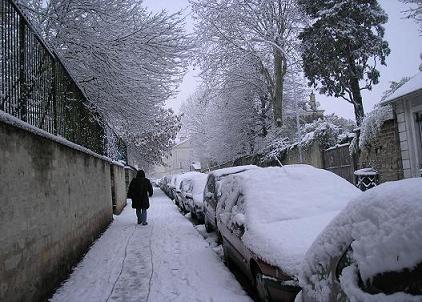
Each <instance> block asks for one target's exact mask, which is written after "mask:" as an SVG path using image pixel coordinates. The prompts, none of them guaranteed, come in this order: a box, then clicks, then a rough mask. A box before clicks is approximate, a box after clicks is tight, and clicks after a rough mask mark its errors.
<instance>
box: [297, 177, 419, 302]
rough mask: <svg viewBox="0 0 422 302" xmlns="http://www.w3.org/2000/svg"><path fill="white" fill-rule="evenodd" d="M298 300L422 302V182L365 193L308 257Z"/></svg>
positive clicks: (389, 185) (394, 184)
mask: <svg viewBox="0 0 422 302" xmlns="http://www.w3.org/2000/svg"><path fill="white" fill-rule="evenodd" d="M299 282H300V285H301V287H302V292H301V293H300V294H299V295H298V297H297V299H296V300H297V301H307V302H308V301H312V302H314V301H324V302H325V301H368V302H371V301H395V302H400V301H407V302H411V301H422V179H421V178H413V179H407V180H401V181H396V182H389V183H385V184H381V185H379V186H377V187H375V188H372V189H370V190H368V191H366V192H364V193H362V194H361V195H360V196H358V197H357V198H355V199H353V200H352V201H351V202H350V203H349V205H348V206H347V207H346V208H345V209H344V210H343V211H342V212H340V214H339V215H338V216H337V217H335V218H334V219H333V221H332V222H331V223H330V224H329V225H328V226H327V227H326V228H325V230H324V231H323V232H322V233H321V234H320V235H319V236H318V238H317V239H316V240H315V242H314V243H313V244H312V246H311V247H310V249H309V250H308V252H307V253H306V256H305V261H304V264H303V268H302V272H301V274H300V278H299Z"/></svg>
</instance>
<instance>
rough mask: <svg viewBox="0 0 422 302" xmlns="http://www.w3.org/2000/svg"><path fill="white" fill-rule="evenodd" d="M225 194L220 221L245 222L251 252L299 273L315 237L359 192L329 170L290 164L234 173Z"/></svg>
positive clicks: (227, 179)
mask: <svg viewBox="0 0 422 302" xmlns="http://www.w3.org/2000/svg"><path fill="white" fill-rule="evenodd" d="M222 193H223V195H222V197H221V201H222V202H221V206H220V208H219V209H218V213H219V214H220V215H221V220H222V221H223V222H224V223H225V224H226V225H230V224H233V223H237V224H244V225H245V233H244V235H243V236H242V240H243V242H244V244H245V245H246V246H247V247H248V248H249V249H250V250H251V251H252V252H254V253H255V254H256V255H257V256H258V257H260V258H261V259H262V260H264V261H266V262H268V263H269V264H272V265H276V266H278V267H280V268H281V269H282V270H283V271H284V272H286V273H288V274H290V275H294V276H297V275H298V273H299V270H300V269H301V265H302V261H303V258H304V255H305V252H306V250H307V249H308V248H309V247H310V246H311V244H312V242H313V241H314V239H315V238H316V237H317V236H318V234H319V233H320V232H321V231H322V230H323V229H324V227H325V226H326V225H327V224H328V223H329V221H330V220H331V219H332V218H333V217H334V216H335V215H336V214H337V213H338V212H339V211H340V210H342V209H343V208H344V207H345V206H346V205H347V203H348V202H349V201H350V199H351V198H353V197H355V196H357V195H358V194H360V191H359V190H358V189H356V188H355V187H354V186H353V185H351V184H350V183H348V182H347V181H346V180H344V179H342V178H340V177H339V176H337V175H335V174H333V173H331V172H328V171H326V170H321V169H317V168H313V167H311V166H308V165H291V166H284V167H282V168H280V167H273V168H264V169H254V170H252V171H246V172H243V173H241V174H238V175H233V176H229V177H227V178H226V179H225V180H224V182H223V188H222ZM237 199H239V201H238V203H237V205H234V203H235V201H236V200H237Z"/></svg>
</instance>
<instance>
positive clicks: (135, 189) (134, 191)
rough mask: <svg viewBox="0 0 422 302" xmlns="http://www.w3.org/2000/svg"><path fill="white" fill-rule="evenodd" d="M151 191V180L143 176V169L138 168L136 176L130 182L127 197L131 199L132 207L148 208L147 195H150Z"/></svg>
mask: <svg viewBox="0 0 422 302" xmlns="http://www.w3.org/2000/svg"><path fill="white" fill-rule="evenodd" d="M153 192H154V190H153V189H152V185H151V182H150V181H149V179H148V178H145V173H144V171H142V170H139V171H138V174H137V175H136V177H135V178H134V179H132V181H131V182H130V185H129V190H128V192H127V197H128V198H130V199H132V208H134V209H148V208H149V197H151V196H152V194H153Z"/></svg>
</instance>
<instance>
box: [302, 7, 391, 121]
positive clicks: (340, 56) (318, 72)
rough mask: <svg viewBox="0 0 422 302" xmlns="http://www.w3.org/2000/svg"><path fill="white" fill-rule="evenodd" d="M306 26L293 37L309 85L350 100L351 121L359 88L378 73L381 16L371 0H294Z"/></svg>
mask: <svg viewBox="0 0 422 302" xmlns="http://www.w3.org/2000/svg"><path fill="white" fill-rule="evenodd" d="M299 4H300V5H301V6H302V8H303V9H304V11H305V12H306V14H307V15H309V17H310V18H311V20H312V22H311V24H310V25H309V26H308V27H306V28H305V29H304V30H303V32H302V33H301V34H300V35H299V38H300V39H301V40H302V42H303V53H302V59H303V66H304V72H305V75H306V77H307V78H308V79H309V85H310V86H314V87H315V88H319V91H320V93H323V94H327V95H329V96H335V97H341V98H343V99H345V100H346V101H348V102H350V103H351V104H353V106H354V109H355V117H356V123H357V124H358V125H360V123H361V121H362V119H363V117H364V110H363V104H362V95H361V91H362V90H363V89H368V90H370V89H371V88H372V85H374V84H377V83H378V78H379V76H380V73H379V71H378V70H377V65H376V64H377V62H379V61H380V62H381V64H382V65H385V58H386V56H388V55H389V53H390V49H389V47H388V43H387V42H386V41H384V40H383V37H384V28H383V26H382V24H385V23H386V22H387V15H386V13H385V12H384V11H383V9H382V8H381V7H380V5H379V4H378V2H377V0H330V1H326V0H299Z"/></svg>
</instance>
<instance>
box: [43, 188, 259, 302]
mask: <svg viewBox="0 0 422 302" xmlns="http://www.w3.org/2000/svg"><path fill="white" fill-rule="evenodd" d="M148 223H149V224H148V225H147V226H141V225H137V224H136V215H135V212H134V210H133V209H132V208H131V206H130V203H129V204H128V206H126V208H125V209H124V211H123V212H122V214H121V215H119V216H115V220H114V222H113V223H112V225H111V226H110V227H109V229H108V230H107V231H106V232H105V233H104V234H103V236H102V237H101V238H100V239H99V240H98V241H96V242H95V244H94V245H93V246H92V247H91V249H90V251H89V252H88V254H87V255H86V256H85V258H84V259H83V261H82V262H81V263H80V264H79V265H78V266H77V268H76V269H75V271H74V272H73V273H72V275H71V276H70V278H69V279H68V280H67V281H66V282H65V283H64V285H63V286H62V287H61V288H60V289H58V291H57V292H56V293H55V295H54V297H53V298H52V300H51V301H57V302H65V301H74V302H80V301H84V302H90V301H96V302H97V301H103V302H106V301H124V302H130V301H138V302H140V301H145V302H159V301H165V302H167V301H183V302H185V301H251V299H250V298H249V297H248V296H247V295H246V293H245V292H244V291H243V289H242V288H241V287H240V285H239V284H238V282H237V281H236V280H235V279H234V276H233V275H232V274H231V273H230V272H229V271H228V270H227V268H226V267H225V266H224V264H223V263H222V261H221V260H220V259H219V258H218V256H217V255H216V254H215V252H214V251H212V249H211V248H210V247H209V245H208V243H206V241H205V240H204V239H203V237H202V236H201V235H200V234H199V233H198V232H197V231H196V230H195V228H194V227H193V225H192V224H191V223H190V222H189V221H188V220H187V219H186V218H185V217H183V216H182V215H181V214H180V213H179V211H178V209H177V207H176V206H175V205H174V204H173V203H172V202H171V201H170V200H169V199H168V198H167V197H166V196H165V195H164V193H163V192H161V190H155V191H154V196H153V197H152V199H151V208H150V210H149V211H148Z"/></svg>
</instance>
